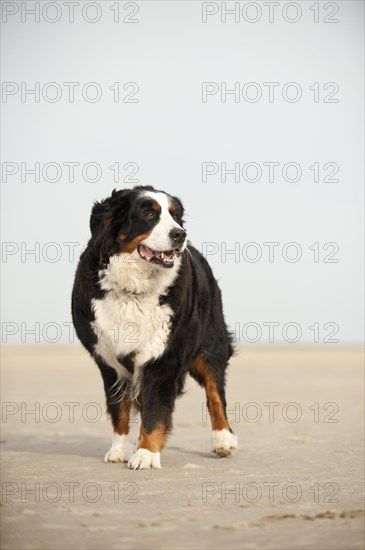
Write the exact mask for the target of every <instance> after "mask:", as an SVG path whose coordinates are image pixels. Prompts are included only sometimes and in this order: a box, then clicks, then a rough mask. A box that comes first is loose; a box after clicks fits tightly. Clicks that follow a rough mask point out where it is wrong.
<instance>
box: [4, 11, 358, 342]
mask: <svg viewBox="0 0 365 550" xmlns="http://www.w3.org/2000/svg"><path fill="white" fill-rule="evenodd" d="M9 4H12V5H13V4H14V5H17V6H18V7H19V12H17V13H14V14H10V13H6V14H5V15H4V14H3V24H2V80H3V98H2V104H1V107H2V138H3V139H2V199H3V200H2V240H3V250H2V252H3V254H2V271H3V277H2V300H1V303H2V329H3V335H2V342H6V343H9V344H16V343H20V342H23V343H29V344H32V343H34V342H35V341H36V340H39V342H40V343H51V342H52V341H54V342H57V341H58V342H59V343H68V342H70V341H71V342H72V340H73V338H72V337H71V338H70V331H69V329H70V326H69V323H70V321H71V317H70V295H71V288H72V282H73V276H74V272H75V269H76V265H77V264H76V261H77V256H78V255H79V254H80V252H81V250H82V247H83V246H84V244H86V241H87V239H88V238H89V228H88V223H89V215H90V209H91V206H92V203H93V201H94V200H96V199H102V198H104V197H106V196H107V195H108V194H109V193H110V192H111V190H112V189H113V188H114V187H116V188H118V189H120V188H123V187H133V186H134V185H136V184H140V185H154V186H155V187H157V188H158V189H163V190H165V191H167V192H169V193H171V194H176V195H177V196H179V197H180V198H181V199H182V201H183V203H184V205H185V208H186V220H187V231H188V235H189V238H190V240H191V241H192V243H193V244H194V245H195V246H196V247H197V248H198V249H200V250H201V251H204V252H205V254H206V256H207V258H208V260H209V262H210V264H211V266H212V268H213V270H214V273H215V275H216V276H217V278H218V280H219V284H220V286H221V288H222V292H223V302H224V309H225V313H226V318H227V322H228V324H229V326H230V328H231V329H232V330H235V334H236V339H237V341H239V342H240V343H241V344H244V343H246V344H247V343H249V341H251V342H252V345H257V344H267V343H269V341H270V339H271V336H272V333H271V331H274V341H275V343H278V344H280V343H285V341H286V342H288V341H294V340H296V334H297V335H298V341H297V343H305V344H316V343H328V344H334V342H333V340H336V339H337V340H338V341H339V342H338V344H342V345H347V344H358V343H360V342H361V339H362V335H363V306H362V304H363V290H362V278H363V262H362V250H363V241H362V220H363V218H362V210H363V183H362V182H363V147H364V142H363V114H364V113H363V62H364V60H363V52H362V43H363V42H362V41H363V36H362V34H363V27H362V25H363V24H362V21H363V13H362V12H363V3H362V2H353V1H348V2H336V5H337V6H339V10H338V13H337V14H334V15H331V14H330V13H329V12H324V11H323V7H322V5H321V3H319V4H320V11H319V12H318V13H315V12H314V11H313V10H310V9H309V4H312V3H309V2H301V3H300V7H301V12H300V13H299V12H298V13H294V11H293V9H294V8H292V9H291V10H289V11H288V9H287V8H285V4H287V3H286V2H281V3H280V6H279V7H278V8H277V11H275V12H274V15H273V17H274V20H273V22H272V23H270V21H269V13H268V11H267V9H268V8H264V5H263V4H262V3H259V2H256V3H255V4H256V6H259V7H260V6H261V8H262V11H261V16H260V17H261V18H259V15H260V12H259V11H257V12H256V15H255V13H254V11H250V12H245V13H244V15H245V17H246V19H251V20H252V19H255V18H256V16H257V18H258V20H257V22H256V23H253V22H251V23H250V22H248V21H247V20H245V19H244V16H243V15H242V13H243V12H240V13H239V14H238V15H236V17H237V18H238V22H235V21H234V15H233V16H229V15H227V20H226V22H225V23H223V22H222V21H221V15H222V14H221V11H220V10H221V9H223V8H222V6H221V4H220V3H214V2H213V3H208V4H209V6H207V4H206V5H205V7H204V6H202V3H200V2H154V1H149V2H146V1H142V2H136V3H134V2H132V3H130V4H131V6H130V7H127V9H124V10H123V9H122V8H121V11H120V14H119V16H120V21H119V23H117V22H114V21H113V18H114V17H116V16H117V14H116V13H115V11H113V9H115V8H113V9H110V8H111V7H112V6H113V5H114V4H115V3H114V2H108V1H105V2H103V3H101V2H99V3H96V4H97V5H98V6H99V9H100V13H99V12H96V11H95V12H93V11H92V9H91V8H90V11H85V13H84V15H85V14H86V18H89V19H93V18H97V17H99V15H100V19H99V21H97V22H95V23H90V22H88V21H85V20H84V19H83V18H82V13H81V11H77V9H76V8H75V13H74V22H73V23H71V22H69V20H68V19H69V16H70V14H69V13H68V12H67V11H66V7H65V6H64V5H63V3H62V2H60V3H59V5H60V12H59V13H56V11H54V12H52V11H51V10H50V11H49V13H48V12H46V13H42V12H40V14H39V17H40V21H39V23H35V22H34V16H33V19H32V16H30V15H29V14H28V15H27V14H26V13H21V11H20V3H16V2H11V3H9ZM25 4H27V5H33V4H34V2H26V3H25ZM124 4H125V3H122V5H124ZM223 4H224V3H223ZM228 4H230V5H231V4H232V5H233V4H234V3H232V2H230V3H227V6H228ZM241 4H247V3H241ZM80 5H81V6H84V5H85V2H81V3H80ZM41 6H44V2H41ZM217 6H218V7H217ZM137 8H138V10H137ZM9 9H11V8H9ZM253 9H254V7H253V8H252V10H253ZM256 9H257V10H258V8H256ZM80 10H81V8H80ZM202 10H205V12H204V13H205V14H206V12H207V10H208V11H209V12H210V11H212V14H211V15H207V16H206V19H207V21H206V23H203V22H202V16H203V12H202ZM216 10H218V11H217V13H213V12H214V11H216ZM283 10H284V11H283ZM285 10H286V11H285ZM134 12H135V13H134ZM58 16H60V19H59V20H58V21H56V22H55V23H50V22H49V21H47V18H48V19H52V18H54V19H56V18H57V17H58ZM316 17H317V18H318V19H319V21H318V23H315V22H314V19H315V18H316ZM326 17H327V18H328V19H330V20H331V19H332V20H333V19H338V22H330V21H328V22H324V21H323V20H324V18H326ZM22 18H23V19H24V22H22V21H21V19H22ZM123 18H127V19H128V18H129V19H135V20H136V21H137V22H135V23H128V21H125V22H123ZM285 18H286V19H289V20H290V19H293V18H298V20H297V22H290V21H286V20H285ZM22 83H23V84H22ZM37 83H38V84H37ZM50 83H53V84H50ZM65 83H66V84H65ZM70 83H73V84H70ZM116 83H119V84H116ZM203 83H208V84H203ZM236 83H237V84H236ZM250 83H251V84H250ZM31 89H33V90H35V93H34V94H31V93H27V91H28V92H29V90H31ZM204 90H205V91H207V92H208V95H205V96H204V94H203V92H204ZM230 90H231V91H232V90H235V92H236V94H233V93H228V95H224V91H226V92H227V91H228V92H229V91H230ZM222 93H223V96H222ZM72 94H73V102H70V98H71V99H72ZM98 95H99V96H100V98H99V100H98V101H94V99H95V98H96V99H97V98H98ZM117 95H119V98H118V97H117ZM222 97H223V100H224V99H225V100H226V101H225V102H224V101H222ZM115 99H121V101H117V102H115ZM203 99H205V101H203ZM254 99H256V100H257V101H254ZM123 100H124V101H123ZM294 100H296V101H294ZM337 100H338V101H337ZM36 163H39V164H36ZM74 163H75V164H74ZM110 167H112V168H110ZM32 169H33V171H34V170H35V173H34V172H33V173H31V171H32ZM234 169H235V170H236V172H235V173H232V170H234ZM118 171H119V174H118ZM230 171H231V172H230ZM225 172H226V174H225ZM72 176H73V177H72ZM36 179H39V182H37V181H35V180H36ZM93 179H94V180H95V181H94V182H93V181H92V180H93ZM123 179H124V180H125V181H124V182H123ZM52 180H53V181H52ZM255 180H256V181H255ZM270 180H271V181H270ZM296 180H297V181H296ZM264 243H266V244H264ZM270 243H271V244H270ZM290 243H294V244H290ZM30 250H34V251H35V252H34V253H33V254H31V253H29V251H30ZM27 251H28V253H27ZM72 251H73V252H74V254H72ZM228 251H234V253H231V254H228V253H227V252H228ZM73 255H74V257H72V256H73ZM255 259H256V260H257V261H253V260H255ZM294 259H297V261H296V262H294V261H293V260H294ZM250 260H251V261H250ZM336 260H337V261H336ZM57 327H58V328H57ZM298 327H299V328H298ZM32 329H34V330H35V334H31V333H30V332H29V331H30V330H32ZM254 340H256V343H254V342H253V341H254Z"/></svg>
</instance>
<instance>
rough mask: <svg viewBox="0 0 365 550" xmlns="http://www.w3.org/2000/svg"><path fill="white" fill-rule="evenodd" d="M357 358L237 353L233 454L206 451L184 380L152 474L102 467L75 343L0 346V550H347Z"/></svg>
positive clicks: (354, 480) (355, 511)
mask: <svg viewBox="0 0 365 550" xmlns="http://www.w3.org/2000/svg"><path fill="white" fill-rule="evenodd" d="M362 368H363V358H362V353H361V351H360V350H359V349H356V348H353V349H351V348H349V349H344V348H334V347H331V348H330V349H329V348H326V347H317V348H316V347H312V348H310V347H308V348H299V347H297V346H293V347H287V348H286V347H283V348H278V347H273V348H270V347H266V348H256V347H255V348H252V347H251V348H243V349H242V350H241V351H240V353H239V354H238V355H237V357H235V358H234V359H233V360H232V362H231V365H230V368H229V372H228V379H227V394H228V410H229V415H228V416H229V420H230V423H231V426H232V428H233V430H234V431H235V432H236V433H237V435H238V438H239V445H240V446H239V450H238V451H237V453H236V455H235V456H234V457H233V458H229V459H220V458H217V457H216V456H215V455H214V454H213V453H211V452H210V441H211V429H210V422H209V416H208V414H207V410H206V405H205V396H204V393H203V391H202V390H201V389H200V388H199V387H198V386H197V384H196V383H195V382H194V381H193V380H191V379H189V380H188V383H187V385H186V393H185V395H184V396H183V397H182V398H181V399H179V400H178V402H177V406H176V411H175V415H174V432H173V434H172V435H171V437H170V439H169V441H168V445H167V447H166V449H165V450H164V452H163V454H162V470H144V471H132V470H129V469H128V468H127V466H126V465H125V464H105V463H104V462H103V457H104V454H105V452H106V451H107V450H108V449H109V446H110V436H111V427H110V423H109V420H108V418H107V417H106V415H105V406H104V392H103V387H102V381H101V377H100V374H99V372H98V369H97V367H96V366H95V365H94V363H93V362H92V360H91V359H90V357H89V356H88V355H87V353H86V352H84V351H83V350H82V349H81V348H80V347H78V346H75V347H53V346H49V347H39V346H34V347H9V348H3V350H2V402H3V403H2V437H1V440H2V499H1V510H2V514H1V520H2V548H3V549H9V550H10V549H27V550H31V549H65V548H72V549H97V548H105V549H127V548H129V549H130V548H136V549H150V548H151V549H155V548H156V549H157V548H164V549H170V548H179V549H180V548H181V549H185V548H186V549H190V548H191V549H192V548H204V549H205V548H207V549H218V548H227V549H236V548H237V549H238V548H239V549H247V550H249V549H256V548H257V549H258V548H262V549H288V550H289V549H290V550H293V549H306V548H313V549H316V550H319V549H320V550H322V549H323V550H324V549H334V550H341V549H343V550H345V549H346V550H349V549H355V548H356V549H357V548H358V549H360V548H363V545H364V532H363V524H364V493H363V479H362V476H363V473H362V472H363V458H364V457H363V448H364V447H363V412H364V411H363V370H362Z"/></svg>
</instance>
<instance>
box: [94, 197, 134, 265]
mask: <svg viewBox="0 0 365 550" xmlns="http://www.w3.org/2000/svg"><path fill="white" fill-rule="evenodd" d="M125 195H126V193H125V191H116V190H115V189H114V190H113V192H112V194H111V196H110V197H108V198H107V199H104V200H102V201H101V202H95V204H94V206H93V209H92V211H91V216H90V231H91V243H92V245H93V247H94V249H96V250H97V251H98V255H99V260H100V263H101V264H102V263H105V262H107V261H108V258H109V256H110V255H111V254H113V253H115V252H117V249H118V245H117V243H116V238H117V235H118V232H119V231H120V229H121V227H122V226H123V224H125V223H126V218H127V212H128V200H127V197H126V196H125Z"/></svg>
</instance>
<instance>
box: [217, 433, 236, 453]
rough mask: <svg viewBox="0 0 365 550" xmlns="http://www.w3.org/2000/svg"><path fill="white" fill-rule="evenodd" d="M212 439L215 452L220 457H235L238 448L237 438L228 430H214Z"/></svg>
mask: <svg viewBox="0 0 365 550" xmlns="http://www.w3.org/2000/svg"><path fill="white" fill-rule="evenodd" d="M212 439H213V452H214V453H215V454H217V455H218V456H220V457H225V456H231V455H233V453H234V452H235V451H236V449H237V447H238V439H237V436H236V435H234V434H233V433H232V432H230V431H228V430H226V429H223V430H214V431H213V434H212Z"/></svg>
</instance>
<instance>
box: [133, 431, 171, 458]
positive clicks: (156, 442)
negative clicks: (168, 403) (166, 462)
mask: <svg viewBox="0 0 365 550" xmlns="http://www.w3.org/2000/svg"><path fill="white" fill-rule="evenodd" d="M165 442H166V428H165V426H163V424H159V425H158V426H157V427H156V428H155V429H154V430H153V431H152V432H151V433H150V434H147V433H146V431H145V429H144V427H143V425H142V426H141V432H140V437H139V442H138V448H143V449H147V450H148V451H151V453H159V452H160V451H161V449H163V448H164V446H165Z"/></svg>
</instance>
